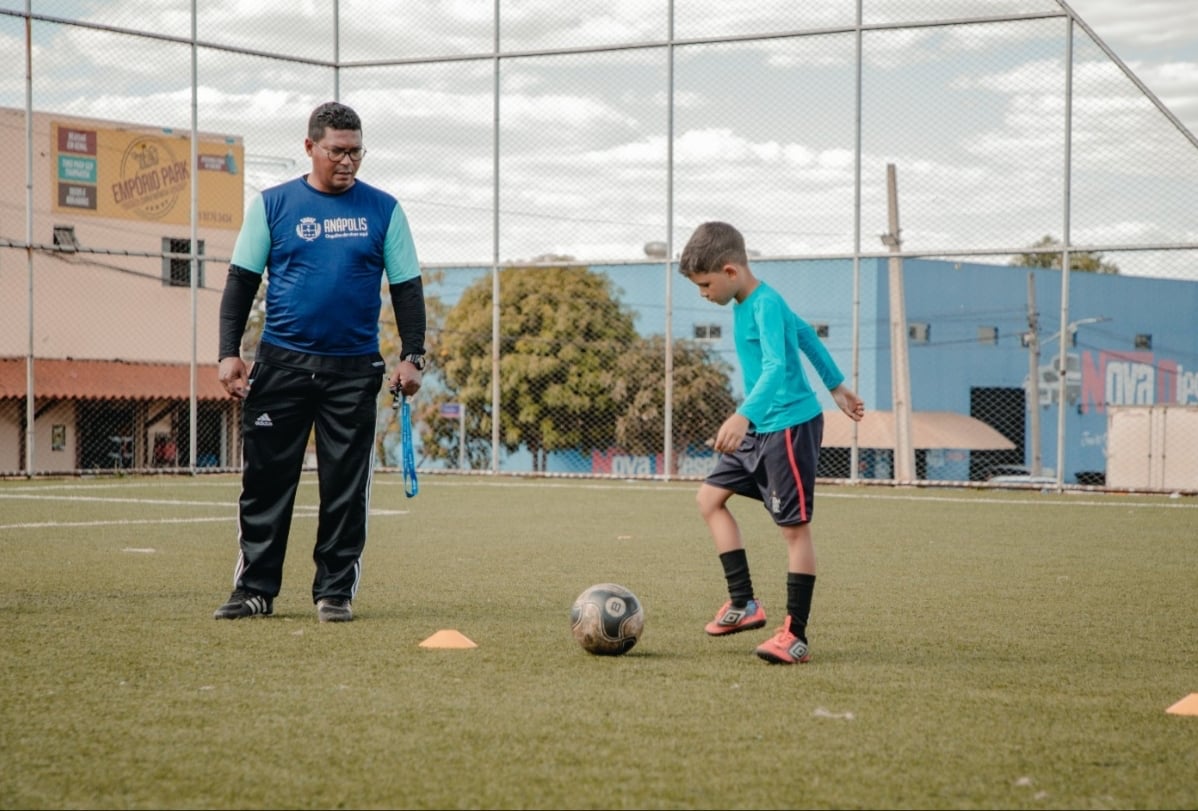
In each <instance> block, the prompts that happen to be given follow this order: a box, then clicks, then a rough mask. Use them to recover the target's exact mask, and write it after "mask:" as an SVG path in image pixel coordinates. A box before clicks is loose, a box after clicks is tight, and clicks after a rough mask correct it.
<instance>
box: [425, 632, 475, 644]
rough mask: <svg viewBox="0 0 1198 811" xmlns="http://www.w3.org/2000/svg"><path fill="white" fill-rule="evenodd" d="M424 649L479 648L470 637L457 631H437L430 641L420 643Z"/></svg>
mask: <svg viewBox="0 0 1198 811" xmlns="http://www.w3.org/2000/svg"><path fill="white" fill-rule="evenodd" d="M420 647H422V648H477V647H478V645H476V644H474V642H473V641H471V640H470V639H469V638H468V637H466V636H463V635H462V634H460V633H458V632H457V631H453V630H446V631H437V633H435V634H433V635H432V636H430V637H429V638H428V639H426V640H424V641H423V642H421V643H420Z"/></svg>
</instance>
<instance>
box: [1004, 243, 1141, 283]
mask: <svg viewBox="0 0 1198 811" xmlns="http://www.w3.org/2000/svg"><path fill="white" fill-rule="evenodd" d="M1032 247H1033V248H1061V247H1063V246H1062V244H1061V241H1060V240H1059V239H1057V238H1056V237H1052V236H1047V235H1046V236H1043V237H1041V238H1040V239H1039V240H1037V241H1036V243H1035V244H1034V245H1032ZM1063 256H1064V254H1063V253H1021V254H1019V255H1018V256H1017V257H1015V258H1014V259H1012V260H1011V264H1012V265H1015V266H1017V267H1025V268H1052V269H1056V270H1060V269H1061V261H1062V257H1063ZM1069 268H1070V270H1078V271H1081V272H1083V273H1112V274H1113V273H1118V272H1119V266H1118V265H1116V264H1115V263H1114V262H1106V261H1104V260H1103V258H1102V254H1101V253H1092V252H1090V251H1074V252H1070V254H1069Z"/></svg>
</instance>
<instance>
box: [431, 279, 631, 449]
mask: <svg viewBox="0 0 1198 811" xmlns="http://www.w3.org/2000/svg"><path fill="white" fill-rule="evenodd" d="M492 301H493V299H492V280H491V278H482V279H479V280H478V281H477V282H475V283H474V284H473V285H471V286H470V287H469V288H467V289H466V291H465V292H464V293H463V295H462V297H461V298H460V299H459V301H458V303H457V304H456V305H455V306H454V307H453V309H452V310H450V312H449V313H448V315H447V317H446V319H445V330H444V332H443V334H442V336H441V341H440V344H439V345H438V347H437V349H436V356H437V359H438V363H439V366H440V368H441V370H442V373H443V376H444V379H445V384H446V388H447V389H448V390H449V391H451V392H453V394H454V397H455V398H456V399H457V401H459V402H462V403H464V404H465V405H466V407H467V414H468V415H471V419H472V425H471V428H472V429H473V430H472V433H473V435H475V436H487V437H489V436H490V433H491V421H492V419H493V418H494V415H492V414H491V402H492V396H491V395H492V392H491V388H492V381H493V378H492V354H491V346H492ZM499 329H500V334H499V350H500V351H499V378H500V381H499V382H500V385H499V389H500V403H501V410H500V415H499V420H500V442H501V444H502V445H503V447H504V448H505V449H506V450H508V451H509V452H511V451H514V450H516V449H517V448H518V447H520V446H521V445H524V446H526V447H527V448H528V449H529V450H530V451H531V452H532V454H533V460H534V467H535V469H538V470H540V469H543V465H544V458H545V454H546V453H549V452H551V451H555V450H564V449H574V448H576V449H579V450H584V451H585V450H589V449H593V448H606V447H608V446H610V445H611V444H612V442H613V441H614V438H615V428H614V424H615V419H616V417H617V415H618V413H619V404H618V402H617V400H616V399H615V397H614V396H613V387H614V385H615V383H616V377H617V375H616V368H617V363H618V361H619V359H620V357H621V356H623V355H624V354H625V353H627V352H628V351H629V349H630V348H631V346H632V345H633V343H634V341H635V340H636V330H635V328H634V326H633V317H632V315H631V313H629V312H628V311H626V310H625V309H623V308H622V307H621V306H620V304H619V303H618V302H617V301H616V299H615V298H614V296H613V290H612V287H611V283H610V281H609V279H608V278H607V277H605V276H603V275H601V274H598V273H594V272H592V271H590V270H588V269H586V268H579V267H536V268H505V269H503V270H501V271H500V272H499ZM475 432H476V433H475Z"/></svg>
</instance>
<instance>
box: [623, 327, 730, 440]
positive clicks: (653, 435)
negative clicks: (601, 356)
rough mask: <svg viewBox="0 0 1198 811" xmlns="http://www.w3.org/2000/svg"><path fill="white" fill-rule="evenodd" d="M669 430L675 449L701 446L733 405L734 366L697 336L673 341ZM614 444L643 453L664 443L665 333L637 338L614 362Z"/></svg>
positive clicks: (716, 428)
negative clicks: (617, 403)
mask: <svg viewBox="0 0 1198 811" xmlns="http://www.w3.org/2000/svg"><path fill="white" fill-rule="evenodd" d="M672 350H673V351H672V353H671V354H672V357H673V369H672V378H673V381H674V389H673V403H672V407H673V415H674V417H673V421H674V425H673V433H674V446H675V450H683V449H685V448H687V447H699V446H702V445H703V444H704V443H705V442H707V441H708V440H710V439H711V438H712V437H714V436H715V434H716V432H717V430H718V429H719V427H720V424H721V423H722V422H723V421H724V420H725V419H727V418H728V416H729V415H731V414H732V412H733V411H734V410H735V409H736V400H735V398H734V397H733V395H732V386H731V384H730V380H729V375H731V373H732V366H731V365H730V364H728V363H727V362H726V361H724V360H722V359H721V358H720V357H719V356H717V355H716V354H715V353H713V352H712V351H710V349H709V348H708V347H707V346H705V345H704V344H702V343H700V342H698V341H687V340H675V341H674V342H673V345H672ZM617 371H618V374H617V376H616V383H615V390H614V392H613V394H614V395H615V397H616V399H617V400H619V401H621V402H622V403H623V409H622V410H621V412H620V414H619V416H618V417H617V418H616V443H617V444H618V445H619V446H620V447H621V448H622V449H624V450H625V451H627V452H629V453H632V454H637V455H642V454H652V453H660V452H661V450H662V448H663V447H664V435H663V431H664V427H665V381H666V346H665V338H664V336H660V335H654V336H651V337H649V338H646V339H641V340H639V341H638V342H637V344H636V346H635V347H634V348H633V349H632V350H631V351H629V352H626V353H624V354H623V355H622V356H621V357H620V359H619V362H618V368H617Z"/></svg>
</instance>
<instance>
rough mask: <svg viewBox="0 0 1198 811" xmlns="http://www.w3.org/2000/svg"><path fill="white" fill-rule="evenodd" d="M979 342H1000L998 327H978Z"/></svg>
mask: <svg viewBox="0 0 1198 811" xmlns="http://www.w3.org/2000/svg"><path fill="white" fill-rule="evenodd" d="M978 343H979V344H990V345H991V346H993V345H995V344H997V343H998V327H978Z"/></svg>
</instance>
